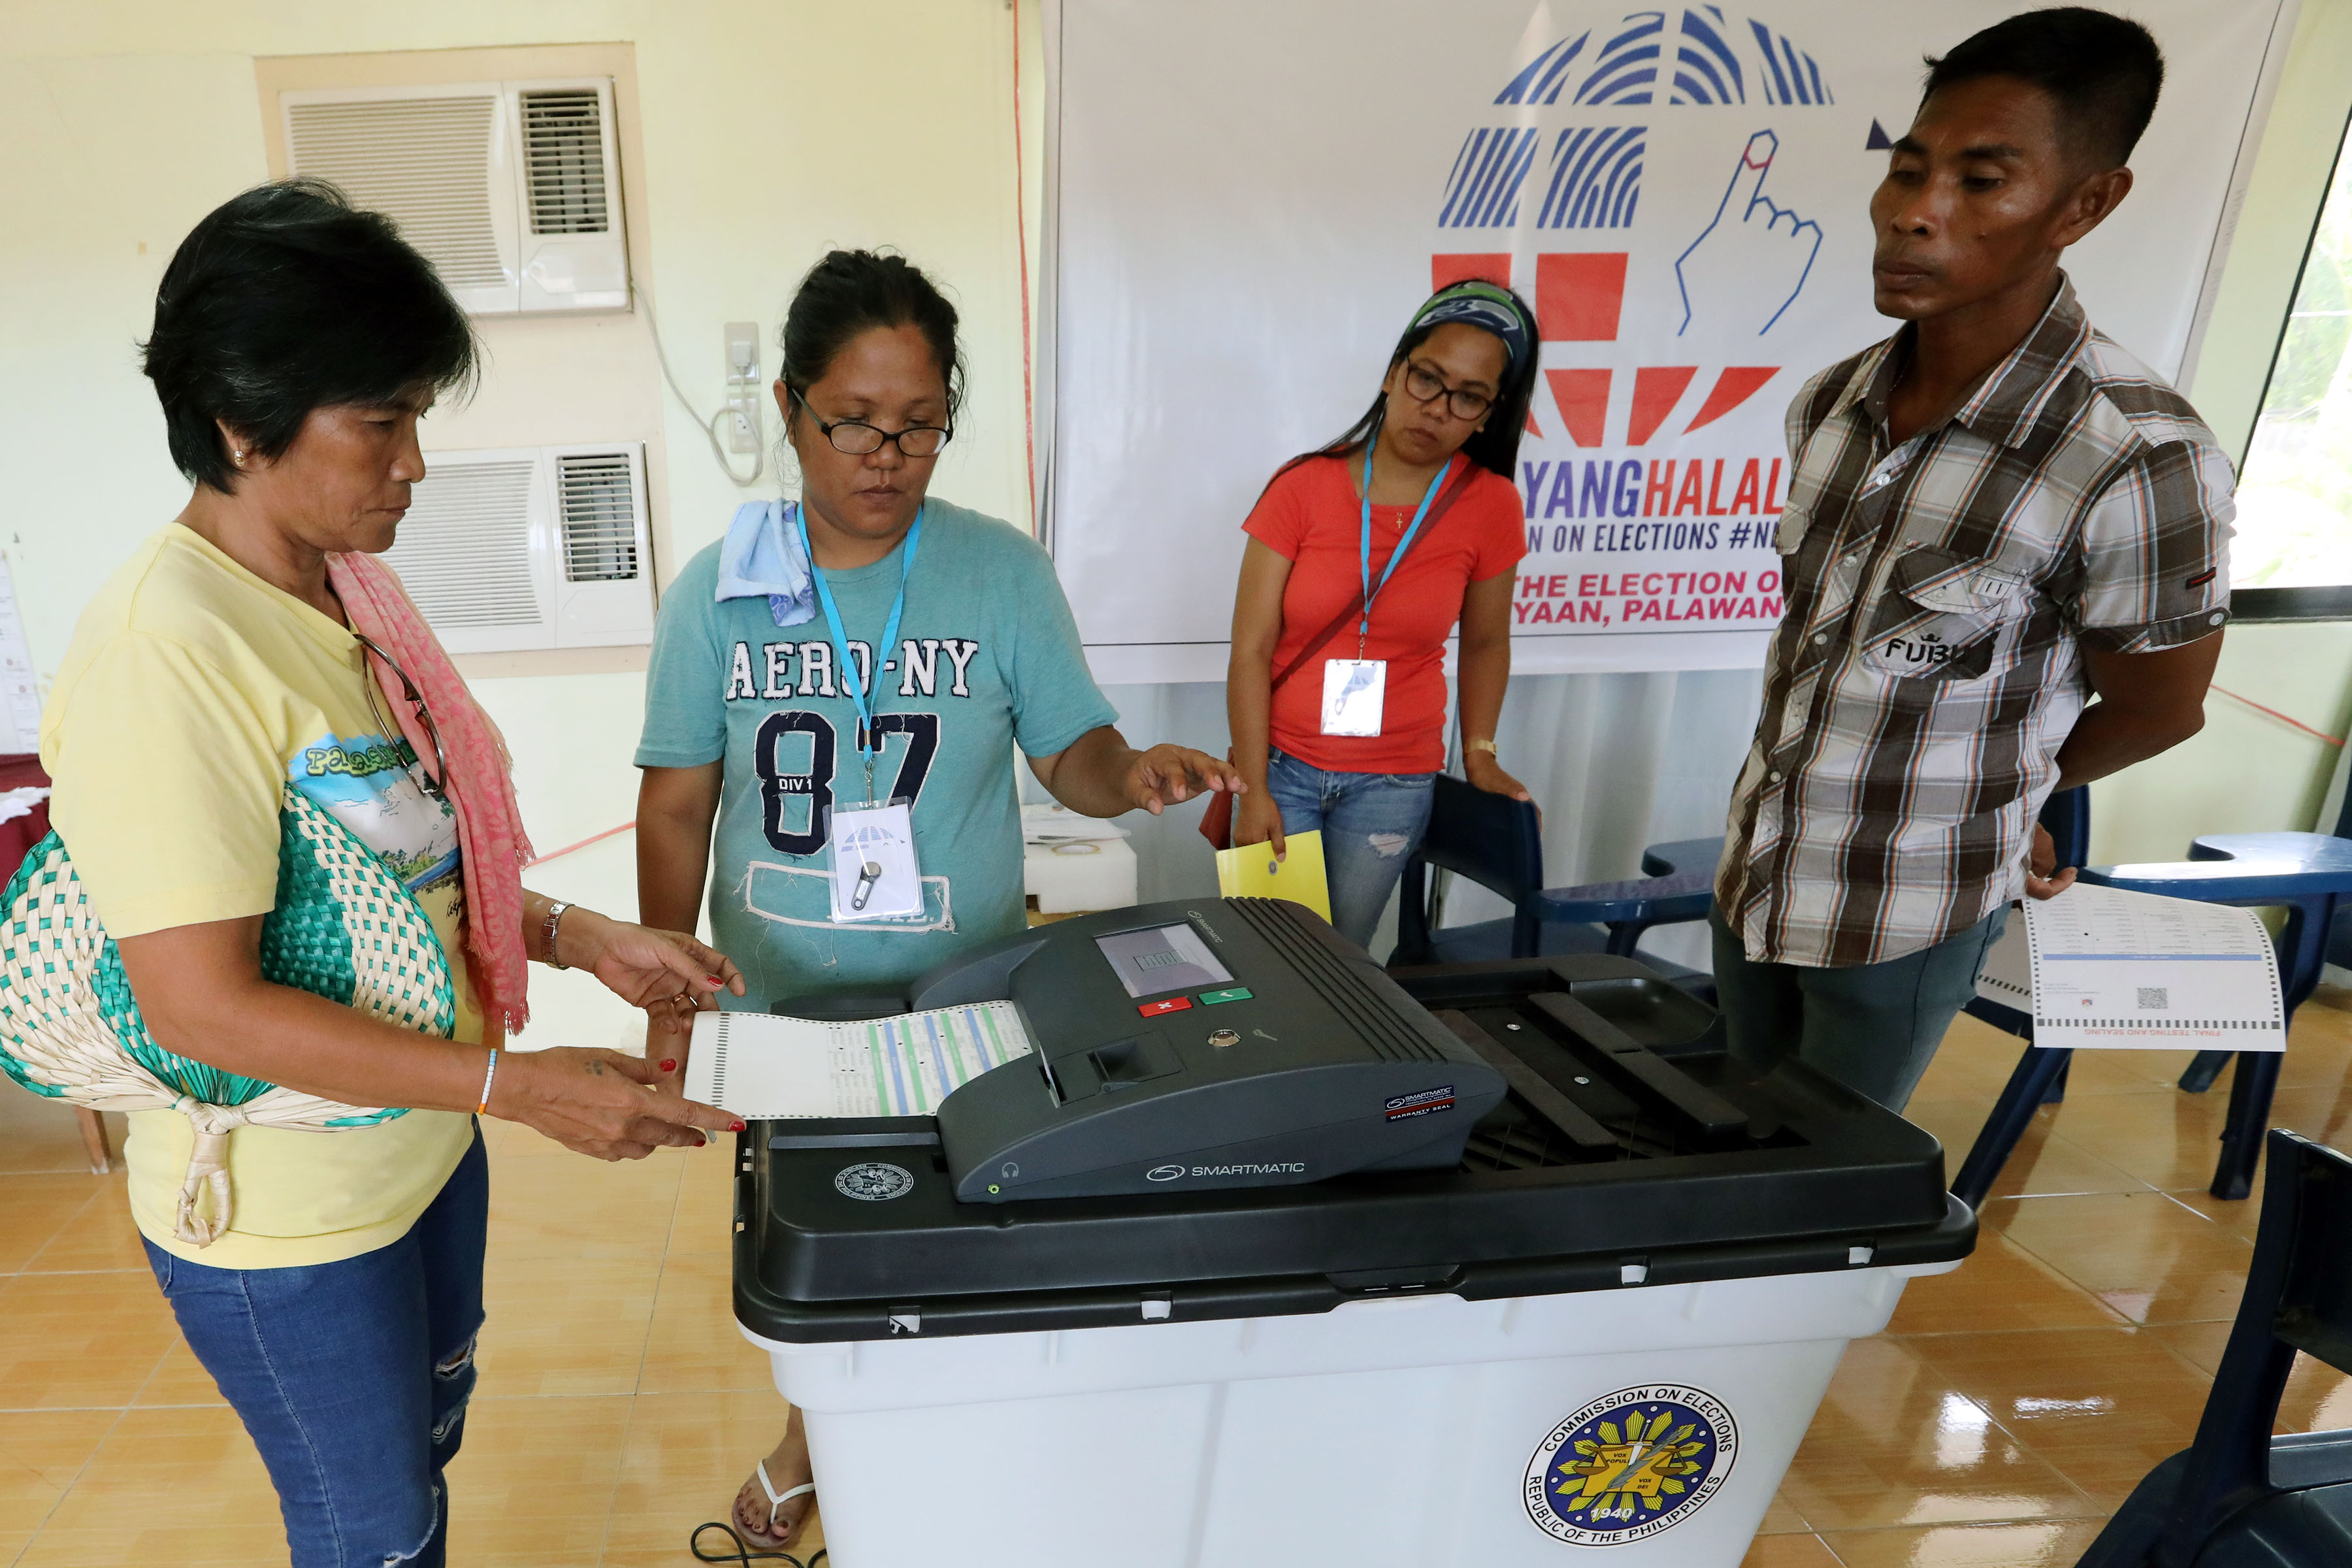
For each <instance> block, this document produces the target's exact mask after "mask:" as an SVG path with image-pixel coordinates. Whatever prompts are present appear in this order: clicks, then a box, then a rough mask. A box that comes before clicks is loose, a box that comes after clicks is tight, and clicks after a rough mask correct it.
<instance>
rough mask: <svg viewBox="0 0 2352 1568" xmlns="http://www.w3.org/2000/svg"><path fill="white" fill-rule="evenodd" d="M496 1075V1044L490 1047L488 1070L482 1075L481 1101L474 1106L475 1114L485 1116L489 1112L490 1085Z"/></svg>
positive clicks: (497, 1067)
mask: <svg viewBox="0 0 2352 1568" xmlns="http://www.w3.org/2000/svg"><path fill="white" fill-rule="evenodd" d="M498 1077H499V1048H498V1047H496V1046H492V1047H490V1070H489V1071H488V1072H486V1073H484V1074H483V1075H482V1103H481V1104H479V1105H478V1106H476V1107H474V1114H475V1115H477V1116H487V1115H488V1114H489V1110H490V1085H491V1084H493V1083H495V1082H497V1081H498Z"/></svg>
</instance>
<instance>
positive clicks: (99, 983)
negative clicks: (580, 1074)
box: [0, 785, 457, 1247]
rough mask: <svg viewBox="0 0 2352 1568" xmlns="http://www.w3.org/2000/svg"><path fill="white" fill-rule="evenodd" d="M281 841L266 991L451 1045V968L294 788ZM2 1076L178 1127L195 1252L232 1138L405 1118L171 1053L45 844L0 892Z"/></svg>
mask: <svg viewBox="0 0 2352 1568" xmlns="http://www.w3.org/2000/svg"><path fill="white" fill-rule="evenodd" d="M278 827H279V846H278V904H277V908H276V909H274V910H271V911H270V912H269V913H268V915H265V916H264V917H262V921H261V976H262V978H263V979H265V980H268V981H270V982H273V983H274V984H279V985H291V986H294V987H296V988H298V989H299V990H303V991H308V992H310V993H312V994H316V995H320V996H324V997H326V998H328V999H329V1000H331V1001H335V1002H341V1003H343V1004H344V1005H347V1006H352V1007H356V1008H358V1009H359V1010H360V1011H361V1012H362V1013H365V1014H366V1015H368V1016H370V1017H373V1018H381V1019H383V1020H384V1021H385V1022H386V1023H390V1024H397V1025H399V1026H401V1027H403V1028H406V1029H414V1030H415V1031H416V1032H417V1033H419V1034H425V1035H431V1036H434V1037H437V1038H441V1039H446V1038H448V1037H449V1036H450V1034H451V1033H452V1032H453V1031H454V1030H455V1029H456V1027H457V992H456V989H455V988H454V986H453V985H452V984H451V983H450V975H449V959H448V955H447V954H446V952H443V951H442V947H441V939H440V937H439V936H438V935H437V934H436V932H435V931H434V930H433V922H432V921H431V920H430V919H429V918H428V917H427V916H426V915H425V910H424V908H423V907H422V906H421V905H419V904H418V903H417V901H416V899H415V895H414V894H412V893H410V892H409V890H408V889H406V888H405V887H404V886H403V885H402V884H401V881H400V879H398V878H397V877H395V876H394V875H393V874H392V873H391V872H390V871H389V870H387V869H386V868H385V867H384V865H383V862H382V861H381V860H379V859H377V858H376V856H375V852H374V851H373V850H372V849H370V848H369V847H367V846H366V845H365V844H364V843H362V841H361V840H360V839H359V837H357V836H356V835H354V834H353V833H352V831H351V830H350V829H349V828H347V827H345V826H343V825H342V824H341V823H340V822H338V821H336V820H335V818H334V817H333V816H331V815H330V814H329V813H328V812H327V811H326V810H325V809H324V808H323V807H321V806H320V805H317V804H316V803H315V802H313V801H312V800H311V799H310V797H309V796H307V795H304V794H302V792H301V791H299V790H298V789H295V788H293V787H291V786H290V785H289V787H288V788H287V790H286V794H285V799H284V802H283V804H282V805H281V808H280V810H279V813H278ZM0 1071H5V1072H6V1073H7V1075H8V1076H9V1077H10V1078H13V1079H16V1081H17V1082H18V1083H20V1084H23V1085H24V1086H25V1087H26V1089H31V1090H32V1091H33V1092H34V1093H35V1094H39V1095H46V1096H48V1097H49V1098H51V1099H55V1100H68V1101H70V1102H72V1103H73V1104H76V1105H87V1106H89V1107H90V1108H92V1109H93V1110H162V1109H170V1110H177V1111H179V1112H180V1113H182V1114H183V1115H184V1116H185V1117H187V1119H188V1121H189V1122H190V1123H191V1124H192V1125H193V1126H194V1129H195V1147H194V1151H193V1152H192V1153H191V1154H190V1156H189V1159H188V1174H187V1179H186V1181H185V1182H184V1183H183V1184H181V1188H180V1204H179V1219H178V1225H177V1229H176V1234H177V1235H178V1237H179V1238H180V1239H181V1240H182V1241H185V1242H192V1243H194V1245H195V1246H197V1247H209V1246H211V1245H212V1244H213V1242H214V1241H215V1240H216V1239H217V1238H218V1237H220V1236H221V1234H222V1233H223V1232H224V1231H226V1230H227V1229H228V1227H229V1221H230V1219H231V1217H232V1215H233V1213H234V1209H233V1206H232V1204H231V1197H230V1193H229V1180H228V1165H227V1160H228V1138H229V1134H230V1133H231V1132H233V1131H236V1129H237V1128H239V1127H244V1126H248V1125H250V1126H257V1127H281V1128H289V1129H295V1130H299V1131H319V1132H326V1131H337V1130H340V1129H343V1128H350V1127H370V1126H373V1125H374V1124H376V1123H377V1122H380V1121H390V1120H391V1119H392V1118H393V1117H395V1116H402V1115H405V1114H406V1112H405V1110H403V1109H400V1108H397V1107H381V1106H373V1107H372V1106H352V1105H341V1104H338V1103H336V1102H335V1101H333V1100H321V1099H320V1098H319V1097H318V1096H316V1095H310V1094H303V1093H300V1092H299V1091H297V1090H295V1089H280V1088H278V1087H277V1086H276V1085H273V1084H267V1083H263V1082H261V1081H260V1080H259V1079H250V1078H242V1077H239V1076H238V1075H236V1074H235V1073H228V1072H223V1071H222V1070H221V1069H219V1068H214V1067H207V1066H206V1065H205V1064H204V1063H202V1062H198V1061H191V1060H189V1059H188V1058H186V1057H183V1056H178V1055H175V1054H173V1052H171V1051H168V1050H165V1049H164V1048H163V1046H162V1045H160V1044H158V1043H157V1041H156V1039H155V1037H154V1036H153V1035H152V1034H150V1033H148V1030H147V1026H146V1024H145V1022H144V1021H143V1020H142V1018H141V1017H140V1016H139V1004H138V1001H137V999H136V998H134V997H133V996H132V995H131V983H130V981H129V979H128V978H127V977H126V976H125V975H124V973H123V971H122V955H121V952H120V951H119V950H118V949H117V948H116V946H115V944H114V939H113V938H111V937H110V936H108V935H107V934H106V931H105V928H104V927H103V926H101V925H100V923H99V920H98V915H97V913H96V911H95V910H92V909H91V908H90V905H89V892H88V890H87V889H84V888H83V886H82V884H81V879H80V878H79V877H78V876H76V875H75V874H74V868H73V861H72V859H71V858H69V857H68V855H67V853H66V847H65V844H64V842H63V841H62V840H61V839H60V838H58V835H57V834H56V833H55V832H54V831H52V832H51V833H50V834H49V836H48V837H46V838H44V839H42V840H41V842H40V843H38V844H37V845H35V846H34V847H33V849H32V852H31V853H30V854H28V855H26V857H25V862H24V864H23V865H22V866H20V867H18V868H17V870H16V876H15V877H13V878H11V879H9V882H8V887H7V890H6V891H5V893H0ZM206 1197H209V1198H210V1200H211V1202H210V1205H209V1212H208V1213H207V1212H205V1208H206V1205H205V1203H204V1200H205V1198H206Z"/></svg>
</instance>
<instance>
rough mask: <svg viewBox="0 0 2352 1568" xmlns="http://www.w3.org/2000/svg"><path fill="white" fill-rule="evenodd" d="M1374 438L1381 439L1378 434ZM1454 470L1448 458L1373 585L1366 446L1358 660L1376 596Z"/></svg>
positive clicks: (1369, 460) (1367, 446)
mask: <svg viewBox="0 0 2352 1568" xmlns="http://www.w3.org/2000/svg"><path fill="white" fill-rule="evenodd" d="M1373 439H1374V440H1377V439H1379V437H1377V435H1376V436H1375V437H1373ZM1453 471H1454V459H1453V458H1446V459H1445V462H1444V466H1443V467H1441V468H1439V469H1438V470H1437V472H1436V474H1435V475H1434V476H1433V478H1432V479H1430V481H1429V493H1428V494H1426V495H1424V496H1423V497H1422V498H1421V510H1419V511H1416V512H1414V513H1413V514H1412V527H1411V528H1408V529H1406V530H1405V531H1404V536H1403V537H1402V538H1401V539H1399V540H1398V541H1397V543H1396V548H1395V549H1394V550H1392V551H1391V552H1389V563H1388V564H1387V565H1386V566H1384V567H1382V568H1381V580H1380V581H1379V582H1378V583H1374V582H1373V581H1372V443H1371V442H1370V441H1367V442H1365V443H1364V531H1363V539H1362V546H1363V551H1362V557H1361V564H1362V566H1363V573H1364V617H1363V619H1362V620H1360V621H1359V622H1357V623H1356V657H1357V658H1363V657H1364V639H1365V638H1366V637H1370V635H1371V630H1372V598H1373V596H1374V595H1377V594H1379V593H1380V591H1381V589H1382V588H1385V587H1387V586H1388V585H1389V579H1390V578H1391V577H1392V576H1394V575H1395V574H1396V569H1397V563H1398V562H1400V561H1402V560H1403V559H1404V552H1406V551H1407V550H1409V549H1411V548H1412V536H1413V535H1414V534H1416V533H1419V532H1420V531H1421V524H1422V520H1423V518H1426V517H1427V516H1428V515H1429V503H1430V502H1432V501H1433V500H1436V499H1437V487H1438V486H1440V485H1442V484H1444V482H1445V476H1446V475H1447V474H1449V473H1451V472H1453Z"/></svg>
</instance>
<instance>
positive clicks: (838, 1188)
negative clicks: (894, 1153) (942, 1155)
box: [833, 1160, 915, 1204]
mask: <svg viewBox="0 0 2352 1568" xmlns="http://www.w3.org/2000/svg"><path fill="white" fill-rule="evenodd" d="M833 1189H834V1191H835V1192H837V1193H839V1194H841V1195H842V1196H843V1197H845V1198H858V1199H862V1200H863V1201H865V1202H866V1203H869V1204H878V1203H882V1202H884V1201H885V1200H887V1199H890V1198H903V1197H905V1196H906V1195H907V1194H908V1193H911V1192H913V1191H914V1190H915V1178H914V1177H913V1176H912V1175H911V1174H909V1173H908V1171H907V1170H906V1168H905V1167H904V1166H901V1165H886V1164H884V1163H882V1162H880V1161H879V1160H873V1161H868V1162H867V1163H865V1164H863V1165H851V1166H848V1167H846V1168H845V1169H844V1170H843V1171H842V1173H840V1174H839V1175H837V1176H835V1177H834V1178H833Z"/></svg>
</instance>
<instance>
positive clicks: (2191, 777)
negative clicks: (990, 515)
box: [2091, 0, 2352, 864]
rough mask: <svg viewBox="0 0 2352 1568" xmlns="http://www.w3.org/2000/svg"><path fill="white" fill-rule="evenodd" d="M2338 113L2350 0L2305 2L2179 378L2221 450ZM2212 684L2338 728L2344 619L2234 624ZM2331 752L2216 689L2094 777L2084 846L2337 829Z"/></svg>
mask: <svg viewBox="0 0 2352 1568" xmlns="http://www.w3.org/2000/svg"><path fill="white" fill-rule="evenodd" d="M2162 112H2163V110H2162V109H2161V108H2159V109H2158V113H2162ZM2347 112H2352V0H2303V11H2302V15H2301V16H2300V18H2299V19H2298V21H2297V24H2296V27H2295V36H2294V45H2293V47H2292V48H2291V50H2290V52H2289V54H2288V56H2287V60H2286V65H2285V68H2284V71H2283V72H2282V74H2281V77H2280V80H2279V92H2278V99H2277V101H2276V103H2275V104H2274V105H2273V109H2272V111H2271V118H2270V123H2269V126H2268V128H2267V130H2266V131H2265V132H2264V135H2263V145H2262V151H2261V153H2259V154H2258V155H2257V158H2256V161H2255V164H2254V171H2253V177H2252V181H2251V182H2250V184H2248V187H2247V192H2246V203H2245V206H2244V209H2243V210H2242V214H2241V216H2240V217H2239V221H2238V227H2237V234H2236V237H2235V239H2234V241H2233V243H2232V245H2231V251H2230V259H2229V264H2228V267H2227V269H2226V270H2225V271H2224V273H2223V275H2222V280H2221V293H2220V295H2219V296H2218V297H2217V299H2216V300H2215V302H2214V310H2213V316H2212V320H2211V324H2210V326H2209V328H2208V329H2207V331H2206V336H2205V345H2204V351H2203V353H2202V354H2201V356H2200V359H2199V362H2198V366H2197V374H2196V378H2195V380H2194V381H2193V382H2192V383H2191V384H2190V385H2189V397H2190V400H2191V401H2193V402H2194V403H2195V404H2196V405H2197V407H2198V410H2199V412H2200V413H2201V414H2203V415H2204V416H2205V419H2206V421H2207V423H2209V424H2210V425H2211V426H2212V427H2213V428H2214V430H2215V431H2216V432H2217V433H2218V434H2219V435H2220V436H2221V441H2222V444H2223V445H2224V446H2225V447H2229V448H2230V450H2231V452H2232V453H2241V452H2242V451H2243V450H2244V449H2245V444H2246V441H2247V439H2248V438H2249V437H2250V436H2251V435H2252V430H2253V424H2254V416H2255V414H2256V412H2257V411H2258V410H2259V409H2260V407H2261V405H2262V394H2263V381H2264V380H2265V379H2266V378H2267V376H2268V375H2269V374H2270V364H2271V357H2272V353H2273V350H2274V348H2275V347H2276V344H2277V342H2278V331H2279V323H2280V322H2281V321H2283V320H2284V317H2285V315H2286V310H2287V307H2288V305H2289V304H2290V302H2291V301H2292V300H2293V297H2294V282H2295V275H2296V272H2297V271H2298V269H2299V268H2301V267H2302V264H2303V254H2304V250H2305V245H2306V243H2307V242H2308V240H2309V237H2310V233H2311V225H2312V221H2313V218H2314V216H2315V214H2316V213H2317V212H2318V209H2319V202H2320V198H2321V196H2322V195H2323V194H2324V193H2325V192H2326V188H2327V178H2328V174H2329V172H2330V170H2331V169H2332V168H2333V166H2334V163H2335V159H2336V148H2337V146H2338V145H2339V143H2340V142H2342V141H2343V138H2344V127H2345V121H2346V116H2347ZM2214 684H2215V685H2216V686H2219V687H2221V688H2225V689H2227V690H2230V691H2234V692H2238V693H2241V694H2242V695H2244V696H2246V697H2250V698H2252V699H2253V700H2255V701H2257V702H2260V703H2262V704H2263V706H2265V707H2268V708H2273V709H2276V710H2279V711H2281V712H2283V713H2287V714H2291V715H2292V716H2294V718H2296V719H2298V720H2300V721H2303V722H2304V723H2305V724H2308V725H2310V726H2312V727H2313V728H2314V729H2317V730H2322V731H2326V733H2328V734H2330V735H2338V736H2340V735H2342V734H2344V733H2345V732H2346V731H2347V728H2352V625H2347V624H2346V623H2344V622H2321V623H2313V624H2304V625H2276V624H2273V625H2268V626H2232V627H2231V628H2230V631H2229V636H2228V640H2227V641H2226V642H2225V643H2224V645H2223V647H2222V653H2221V668H2220V669H2219V671H2218V672H2216V674H2215V676H2214ZM2335 766H2336V748H2334V747H2332V746H2329V745H2327V744H2326V742H2321V741H2318V740H2315V739H2314V738H2312V737H2310V736H2308V735H2305V734H2302V733H2300V732H2298V731H2294V730H2293V729H2290V728H2289V727H2288V726H2286V725H2284V724H2281V723H2279V722H2278V721H2276V720H2274V719H2269V718H2265V717H2264V716H2263V715H2262V714H2260V713H2257V712H2255V711H2253V710H2252V709H2249V708H2247V707H2245V706H2244V705H2243V704H2242V703H2240V702H2237V701H2234V700H2231V698H2229V697H2227V696H2223V695H2221V694H2219V693H2216V694H2215V695H2213V696H2211V697H2209V698H2208V699H2207V700H2206V704H2205V730H2204V732H2203V733H2201V734H2200V735H2198V736H2197V737H2196V738H2195V739H2193V740H2191V741H2189V742H2188V743H2186V744H2185V745H2182V746H2180V747H2179V748H2177V749H2175V750H2174V751H2171V752H2167V753H2166V754H2165V755H2164V756H2163V757H2161V758H2158V759H2156V760H2154V761H2151V762H2147V763H2141V764H2140V765H2139V766H2138V767H2136V768H2132V769H2129V770H2127V771H2126V772H2124V773H2118V774H2116V776H2115V777H2114V778H2112V779H2108V780H2106V781H2105V782H2103V783H2100V784H2094V785H2093V786H2092V790H2091V803H2092V810H2091V858H2092V859H2093V861H2094V862H2095V863H2100V864H2112V863H2115V862H2117V861H2128V860H2172V859H2178V858H2179V857H2181V856H2182V855H2185V854H2186V853H2187V852H2188V848H2189V840H2190V839H2191V838H2193V837H2196V836H2197V835H2198V834H2200V833H2252V832H2262V831H2267V830H2273V829H2280V828H2310V827H2313V826H2333V824H2332V823H2330V824H2325V825H2321V824H2317V823H2316V820H2315V819H2316V814H2317V813H2318V810H2319V806H2320V800H2321V797H2322V796H2323V795H2325V794H2326V790H2327V783H2328V779H2329V777H2330V775H2331V774H2332V773H2333V772H2334V770H2335Z"/></svg>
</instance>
